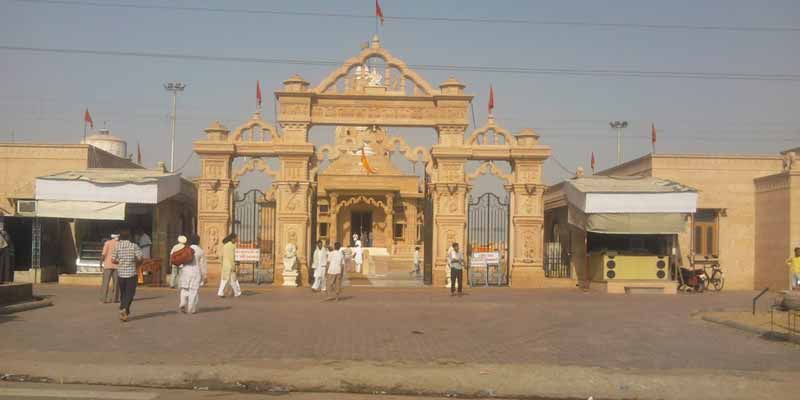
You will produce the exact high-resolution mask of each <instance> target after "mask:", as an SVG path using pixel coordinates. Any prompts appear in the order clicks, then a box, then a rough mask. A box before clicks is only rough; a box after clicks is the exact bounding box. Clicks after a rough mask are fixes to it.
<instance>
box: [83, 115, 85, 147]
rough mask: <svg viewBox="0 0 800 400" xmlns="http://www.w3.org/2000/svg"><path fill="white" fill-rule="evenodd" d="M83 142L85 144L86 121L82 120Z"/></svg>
mask: <svg viewBox="0 0 800 400" xmlns="http://www.w3.org/2000/svg"><path fill="white" fill-rule="evenodd" d="M83 144H86V121H85V120H84V121H83Z"/></svg>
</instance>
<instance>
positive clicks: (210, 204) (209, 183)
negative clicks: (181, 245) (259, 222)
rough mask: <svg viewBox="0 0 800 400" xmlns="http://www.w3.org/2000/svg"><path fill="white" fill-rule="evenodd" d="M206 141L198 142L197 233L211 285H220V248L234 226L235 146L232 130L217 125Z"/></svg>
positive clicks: (195, 146)
mask: <svg viewBox="0 0 800 400" xmlns="http://www.w3.org/2000/svg"><path fill="white" fill-rule="evenodd" d="M205 132H206V135H207V136H206V139H205V140H200V141H196V142H195V143H194V151H195V152H196V153H197V154H198V156H199V158H200V166H201V176H200V179H198V182H197V184H198V188H197V191H198V196H197V202H198V204H197V212H198V216H197V219H198V224H197V232H198V234H199V235H200V245H201V246H202V247H203V249H204V250H205V251H206V259H207V261H208V278H209V282H211V283H214V282H219V274H220V269H221V264H220V254H219V248H220V244H221V243H222V239H223V238H224V237H225V236H226V235H227V234H228V233H229V229H230V226H231V193H232V188H233V181H232V179H231V159H232V155H233V153H234V146H233V144H231V143H228V133H229V131H228V129H227V128H225V127H224V126H222V125H221V124H219V122H215V123H213V124H212V125H211V126H210V127H208V128H207V129H206V130H205Z"/></svg>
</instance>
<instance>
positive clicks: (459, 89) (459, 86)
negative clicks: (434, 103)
mask: <svg viewBox="0 0 800 400" xmlns="http://www.w3.org/2000/svg"><path fill="white" fill-rule="evenodd" d="M465 87H466V86H464V84H463V83H461V82H459V81H458V79H456V78H454V77H452V76H451V77H449V78H447V80H446V81H444V82H442V84H441V85H439V89H441V91H442V94H443V95H451V96H461V95H463V94H464V88H465Z"/></svg>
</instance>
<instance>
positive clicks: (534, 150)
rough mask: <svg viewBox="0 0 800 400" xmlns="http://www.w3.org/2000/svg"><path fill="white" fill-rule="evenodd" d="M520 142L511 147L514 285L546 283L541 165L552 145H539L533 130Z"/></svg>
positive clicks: (523, 285) (522, 134)
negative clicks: (513, 147) (512, 168)
mask: <svg viewBox="0 0 800 400" xmlns="http://www.w3.org/2000/svg"><path fill="white" fill-rule="evenodd" d="M516 136H517V144H518V146H517V147H516V148H515V149H513V150H512V154H511V155H512V165H513V167H514V182H513V184H511V185H509V187H508V188H509V191H510V195H511V205H510V206H511V237H510V238H509V239H510V242H511V243H510V246H511V260H510V261H511V264H510V266H511V273H510V276H511V279H510V282H509V284H510V285H511V286H512V287H525V288H533V287H544V286H546V283H545V276H544V268H543V261H542V260H543V246H544V243H543V239H544V234H543V225H544V199H543V194H544V189H545V187H546V186H545V185H543V184H542V166H543V164H544V161H545V160H546V159H547V158H548V157H549V155H550V148H549V147H547V146H543V145H539V142H538V139H539V136H538V135H536V134H535V133H534V132H533V131H532V130H530V129H525V130H522V131H521V132H520V133H518V134H517V135H516Z"/></svg>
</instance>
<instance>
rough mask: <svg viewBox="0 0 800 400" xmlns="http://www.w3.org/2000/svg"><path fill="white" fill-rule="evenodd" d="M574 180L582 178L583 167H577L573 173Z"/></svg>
mask: <svg viewBox="0 0 800 400" xmlns="http://www.w3.org/2000/svg"><path fill="white" fill-rule="evenodd" d="M575 177H576V178H583V167H578V170H577V171H575Z"/></svg>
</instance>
